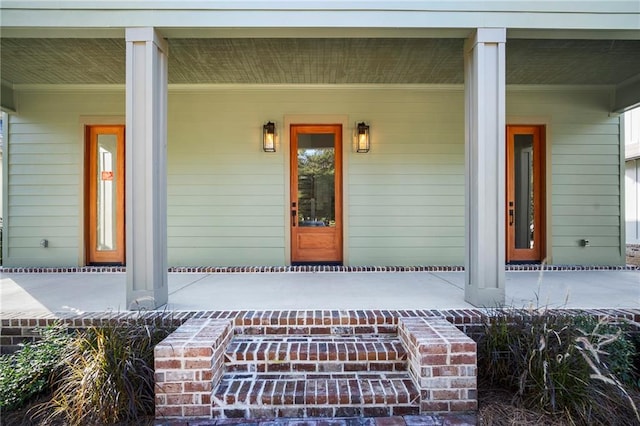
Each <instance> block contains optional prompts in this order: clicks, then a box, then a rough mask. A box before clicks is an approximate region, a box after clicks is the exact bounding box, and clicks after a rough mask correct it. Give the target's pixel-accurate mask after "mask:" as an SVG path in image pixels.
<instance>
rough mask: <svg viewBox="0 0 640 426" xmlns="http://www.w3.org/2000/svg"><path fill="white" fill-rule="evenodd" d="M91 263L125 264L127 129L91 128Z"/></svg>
mask: <svg viewBox="0 0 640 426" xmlns="http://www.w3.org/2000/svg"><path fill="white" fill-rule="evenodd" d="M86 170H87V190H88V191H87V209H86V211H87V213H86V216H87V244H86V246H87V263H89V264H120V265H123V264H124V263H125V259H124V256H125V247H124V245H125V234H124V126H89V127H88V128H87V164H86Z"/></svg>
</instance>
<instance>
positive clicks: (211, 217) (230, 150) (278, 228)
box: [167, 90, 286, 266]
mask: <svg viewBox="0 0 640 426" xmlns="http://www.w3.org/2000/svg"><path fill="white" fill-rule="evenodd" d="M275 93H277V92H270V93H266V94H265V93H262V94H261V92H260V91H258V92H257V93H255V94H254V93H247V92H243V91H238V92H235V91H229V90H205V91H203V92H202V93H199V92H196V91H193V92H181V93H170V95H169V112H168V114H169V124H168V188H167V191H168V244H169V264H170V265H179V266H201V265H215V266H229V265H282V264H284V253H285V252H284V250H285V249H284V243H285V237H284V212H285V210H284V204H285V202H286V200H285V193H284V192H285V191H284V164H285V163H284V161H285V160H284V153H283V152H282V149H279V150H278V152H276V153H273V154H271V153H264V152H262V146H261V140H262V124H263V123H265V122H266V121H267V120H279V122H280V121H281V119H280V118H279V116H281V114H278V113H277V112H276V111H274V110H273V108H272V106H271V105H269V104H270V102H273V99H274V98H276V97H277V96H274V94H275ZM274 112H275V113H274ZM278 131H279V132H280V131H282V129H281V128H279V129H278ZM279 148H280V147H279Z"/></svg>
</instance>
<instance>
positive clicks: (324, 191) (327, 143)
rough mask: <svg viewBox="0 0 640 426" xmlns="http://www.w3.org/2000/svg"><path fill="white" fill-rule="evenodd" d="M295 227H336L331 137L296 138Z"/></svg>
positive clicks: (320, 134) (315, 135)
mask: <svg viewBox="0 0 640 426" xmlns="http://www.w3.org/2000/svg"><path fill="white" fill-rule="evenodd" d="M298 226H320V227H322V226H336V214H335V148H334V139H333V134H324V133H319V134H311V133H309V134H301V135H298Z"/></svg>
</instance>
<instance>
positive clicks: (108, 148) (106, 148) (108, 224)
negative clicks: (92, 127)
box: [95, 134, 118, 251]
mask: <svg viewBox="0 0 640 426" xmlns="http://www.w3.org/2000/svg"><path fill="white" fill-rule="evenodd" d="M117 147H118V138H117V136H116V135H109V134H103V135H98V149H97V150H96V154H97V158H96V159H95V161H97V167H96V170H97V171H98V176H97V179H96V181H97V186H98V187H97V191H96V194H97V197H96V198H97V199H96V203H97V206H96V207H97V210H96V213H97V221H96V226H97V230H96V231H97V232H96V235H97V238H96V250H98V251H108V250H116V249H117V247H116V229H117V227H116V188H117V185H116V182H117V179H118V176H116V164H118V158H117Z"/></svg>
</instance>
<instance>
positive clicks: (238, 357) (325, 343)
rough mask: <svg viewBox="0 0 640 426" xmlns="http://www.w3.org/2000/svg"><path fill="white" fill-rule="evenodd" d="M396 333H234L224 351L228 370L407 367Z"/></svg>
mask: <svg viewBox="0 0 640 426" xmlns="http://www.w3.org/2000/svg"><path fill="white" fill-rule="evenodd" d="M406 360H407V353H406V351H405V349H404V346H403V345H402V342H400V340H399V339H398V338H397V337H395V336H385V337H381V336H358V335H355V336H317V335H314V336H290V335H283V336H274V335H269V336H236V337H234V338H233V340H232V341H231V343H230V344H229V346H228V347H227V349H226V351H225V368H226V371H227V372H250V373H253V372H257V373H264V372H274V373H275V372H277V373H296V372H316V373H323V372H332V373H340V372H351V371H406V370H407V361H406Z"/></svg>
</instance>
